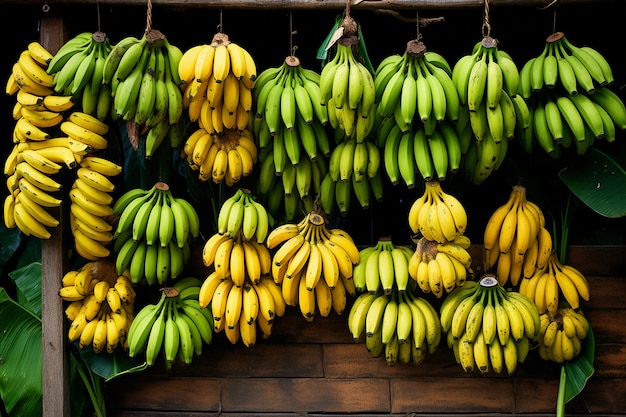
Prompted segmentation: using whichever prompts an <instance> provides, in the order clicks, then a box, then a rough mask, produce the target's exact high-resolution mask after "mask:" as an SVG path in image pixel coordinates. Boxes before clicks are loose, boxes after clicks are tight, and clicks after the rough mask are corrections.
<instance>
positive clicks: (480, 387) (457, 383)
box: [391, 377, 515, 414]
mask: <svg viewBox="0 0 626 417" xmlns="http://www.w3.org/2000/svg"><path fill="white" fill-rule="evenodd" d="M513 389H514V388H513V383H512V382H511V380H507V379H503V380H499V381H498V384H497V385H494V381H493V380H492V379H485V378H471V380H470V379H467V378H454V377H453V378H445V377H442V378H410V379H408V378H394V379H392V380H391V404H392V410H391V412H392V413H419V414H421V413H423V414H430V413H464V412H467V411H476V412H483V413H485V412H494V413H496V412H500V413H502V412H513V411H515V401H514V395H513V394H514V393H513Z"/></svg>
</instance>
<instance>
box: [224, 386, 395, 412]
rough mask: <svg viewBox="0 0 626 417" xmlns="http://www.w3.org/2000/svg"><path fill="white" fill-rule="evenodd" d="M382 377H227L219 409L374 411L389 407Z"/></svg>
mask: <svg viewBox="0 0 626 417" xmlns="http://www.w3.org/2000/svg"><path fill="white" fill-rule="evenodd" d="M389 399H390V392H389V380H388V379H384V378H363V379H342V380H337V379H333V380H330V379H325V378H278V379H258V378H229V379H227V380H223V381H222V409H223V410H224V411H229V412H233V411H238V412H248V413H256V412H282V411H288V412H306V413H311V412H322V413H372V412H373V413H376V412H385V413H386V412H389V411H390V403H389Z"/></svg>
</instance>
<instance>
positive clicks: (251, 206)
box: [199, 188, 286, 347]
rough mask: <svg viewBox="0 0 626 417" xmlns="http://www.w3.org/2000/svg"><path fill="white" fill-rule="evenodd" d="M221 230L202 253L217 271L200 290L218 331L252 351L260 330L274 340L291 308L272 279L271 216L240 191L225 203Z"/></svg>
mask: <svg viewBox="0 0 626 417" xmlns="http://www.w3.org/2000/svg"><path fill="white" fill-rule="evenodd" d="M217 226H218V227H217V232H216V233H215V234H213V235H212V236H211V237H210V238H209V239H208V240H207V241H206V243H205V245H204V248H203V251H202V261H203V263H204V265H205V266H207V267H211V268H212V271H213V272H211V273H210V274H209V275H208V276H207V277H206V278H205V280H204V282H203V284H202V286H201V288H200V293H199V302H200V306H202V307H207V308H209V309H210V310H211V312H212V315H213V320H214V331H215V332H216V333H219V332H222V331H223V332H224V333H225V335H226V338H227V339H228V340H229V341H230V342H231V343H232V344H235V343H237V342H238V341H239V340H241V341H242V342H243V344H244V345H245V346H247V347H252V346H254V344H255V342H256V339H257V334H258V332H260V334H261V336H262V337H263V338H267V337H269V335H270V334H271V330H272V327H273V323H274V319H275V318H276V317H282V316H283V314H284V313H285V309H286V304H285V301H284V299H283V297H282V294H281V292H280V286H278V285H277V284H276V283H275V282H274V281H273V280H272V279H271V278H270V277H269V274H270V272H271V255H270V252H269V250H268V248H267V247H266V246H265V240H266V238H267V236H268V233H269V227H270V223H269V216H268V214H267V211H266V209H265V207H264V206H263V205H262V204H261V203H259V202H257V201H256V200H255V199H254V197H253V196H252V194H251V192H250V191H249V190H246V189H242V188H240V189H238V190H237V191H236V192H235V193H234V194H233V195H232V196H231V197H229V198H228V199H226V200H225V201H224V203H223V204H222V206H221V208H220V211H219V214H218V220H217Z"/></svg>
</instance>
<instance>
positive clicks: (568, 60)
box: [520, 32, 626, 158]
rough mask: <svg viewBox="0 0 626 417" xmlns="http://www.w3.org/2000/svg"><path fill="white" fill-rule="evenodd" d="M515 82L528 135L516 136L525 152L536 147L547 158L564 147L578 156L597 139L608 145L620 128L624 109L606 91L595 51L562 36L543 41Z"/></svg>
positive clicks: (606, 70) (607, 76) (607, 78)
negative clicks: (526, 116) (526, 118)
mask: <svg viewBox="0 0 626 417" xmlns="http://www.w3.org/2000/svg"><path fill="white" fill-rule="evenodd" d="M520 77H521V80H520V94H521V95H522V97H524V98H525V99H526V100H528V102H529V112H528V113H529V119H530V121H531V125H532V133H533V134H532V135H521V138H522V139H523V140H522V145H523V147H524V149H525V150H526V151H527V152H528V153H531V152H532V151H533V149H534V148H535V144H536V145H538V146H539V148H541V149H542V150H543V151H545V152H546V153H548V154H549V155H550V156H552V157H553V158H558V157H560V155H561V153H562V150H563V149H569V148H573V149H575V152H576V153H577V154H579V155H582V154H584V153H585V152H587V149H589V147H591V146H593V145H594V143H595V141H596V140H597V139H606V140H607V141H608V142H613V141H614V140H615V138H616V131H617V129H622V130H623V129H625V128H626V107H625V106H624V103H623V102H622V100H621V99H620V98H619V96H617V94H615V93H614V92H612V91H611V90H610V89H609V87H608V86H609V85H610V84H611V83H612V82H613V75H612V69H611V67H610V65H609V64H608V62H607V61H606V59H605V58H604V57H603V56H602V55H601V54H600V53H599V52H598V51H596V50H595V49H593V48H591V47H577V46H574V45H572V44H571V43H570V42H569V41H568V40H567V39H566V37H565V35H564V34H563V33H562V32H556V33H554V34H552V35H550V36H549V37H548V38H547V39H546V44H545V46H544V49H543V51H542V53H541V54H540V55H538V56H536V57H533V58H531V59H529V60H528V61H527V62H526V64H525V65H524V66H523V67H522V70H521V72H520ZM572 145H574V146H572Z"/></svg>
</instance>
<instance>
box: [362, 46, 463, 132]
mask: <svg viewBox="0 0 626 417" xmlns="http://www.w3.org/2000/svg"><path fill="white" fill-rule="evenodd" d="M374 85H375V92H376V102H377V103H378V108H377V111H378V114H379V117H380V118H381V122H380V123H379V124H378V132H377V138H378V141H379V142H384V140H385V133H388V132H389V129H391V127H390V126H389V125H391V126H393V125H394V124H395V125H397V126H398V127H399V129H400V131H401V132H403V133H407V132H412V131H415V130H417V129H420V128H421V127H422V126H425V127H427V133H428V136H430V133H431V131H432V129H433V127H434V126H435V124H436V122H442V121H444V120H447V121H450V122H456V120H457V119H458V117H459V111H460V102H459V94H458V93H457V91H456V87H455V85H454V83H453V82H452V71H451V70H450V65H449V64H448V62H447V61H446V60H445V58H443V56H441V55H440V54H438V53H436V52H429V51H426V46H425V45H424V43H423V42H421V41H419V40H412V41H409V42H408V44H407V48H406V51H405V52H404V54H403V55H402V56H400V55H391V56H389V57H387V58H385V59H383V61H382V62H381V63H380V64H379V66H378V68H377V69H376V73H375V74H374ZM394 122H395V123H394ZM382 125H386V127H385V128H384V129H381V127H382Z"/></svg>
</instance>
